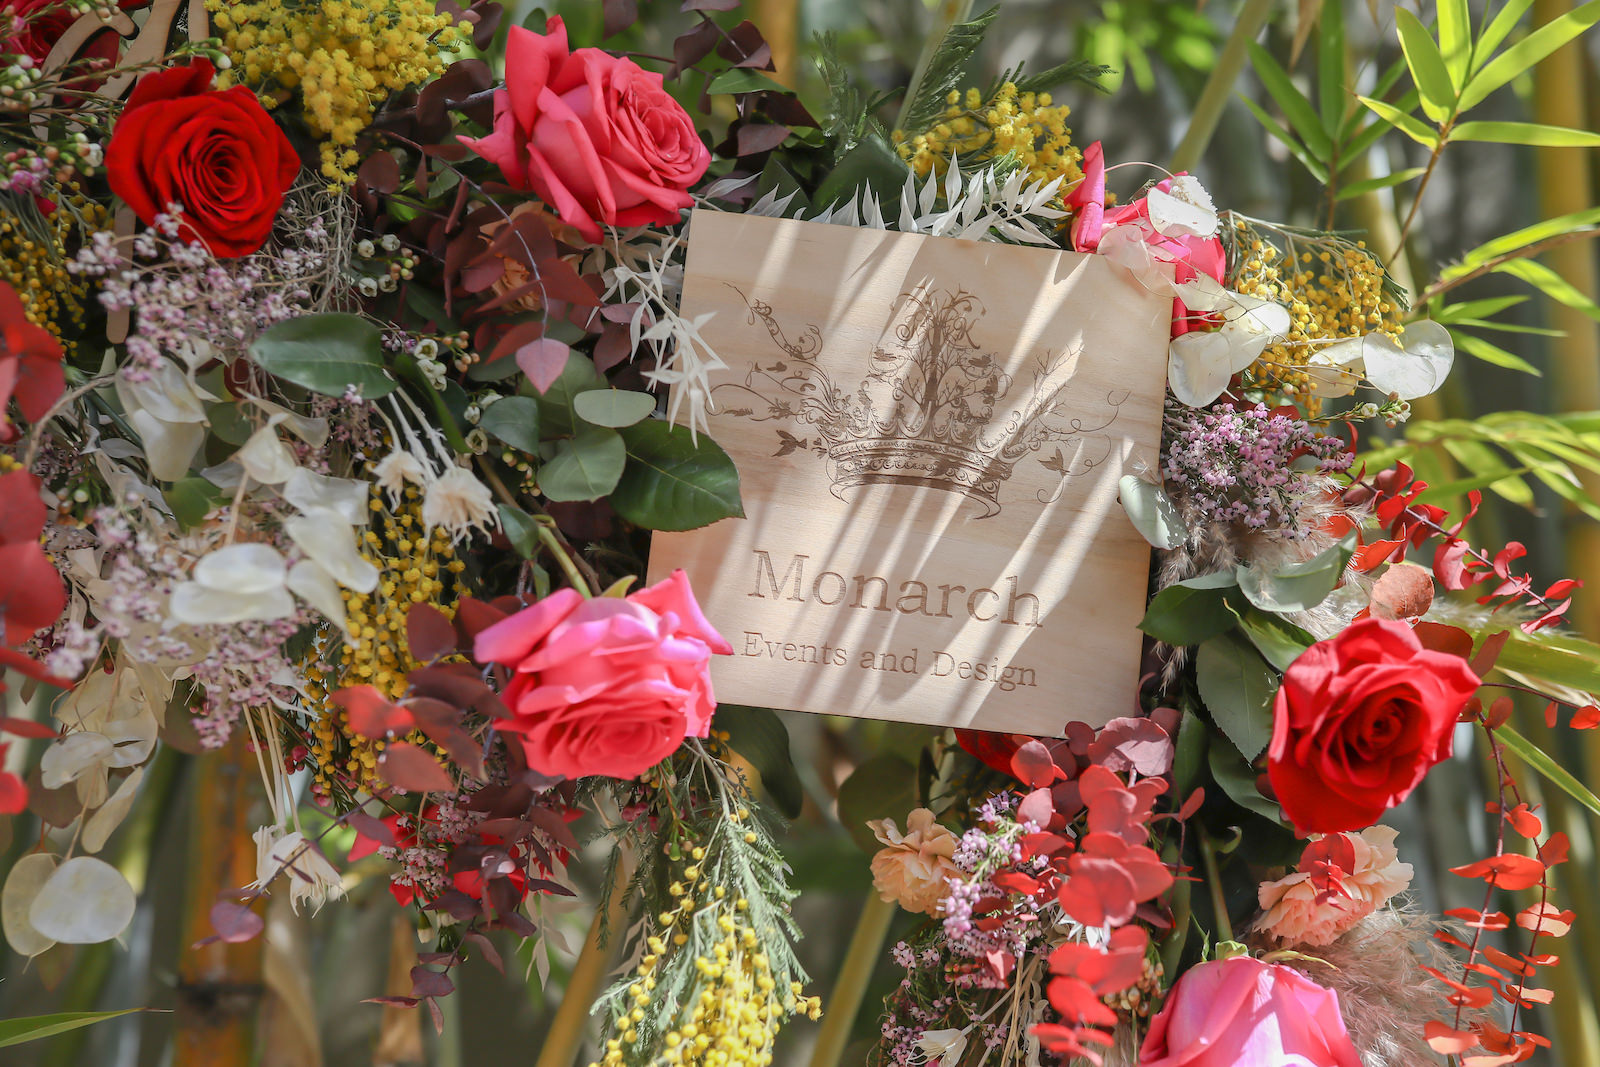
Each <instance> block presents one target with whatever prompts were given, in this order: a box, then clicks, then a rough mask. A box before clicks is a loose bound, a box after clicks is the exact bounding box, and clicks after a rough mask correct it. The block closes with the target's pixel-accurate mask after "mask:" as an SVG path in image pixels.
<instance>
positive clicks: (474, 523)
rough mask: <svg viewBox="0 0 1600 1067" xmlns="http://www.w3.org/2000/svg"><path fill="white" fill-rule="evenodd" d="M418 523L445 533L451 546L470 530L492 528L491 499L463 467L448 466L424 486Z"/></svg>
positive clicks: (493, 517)
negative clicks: (447, 468)
mask: <svg viewBox="0 0 1600 1067" xmlns="http://www.w3.org/2000/svg"><path fill="white" fill-rule="evenodd" d="M422 521H423V523H424V524H426V525H428V526H430V527H432V526H437V527H439V528H440V529H443V530H446V531H448V532H449V534H450V540H451V542H452V543H454V542H456V541H459V540H460V539H461V538H463V537H465V536H467V534H468V532H469V531H471V530H474V529H477V530H487V529H488V528H489V527H490V526H492V525H494V522H495V510H494V497H493V496H492V495H491V494H490V492H489V487H488V486H486V485H484V484H483V483H482V482H480V481H478V479H477V478H475V477H473V474H472V472H471V471H469V470H467V468H465V467H451V468H450V469H449V470H447V471H445V472H444V473H443V474H442V475H440V476H439V478H438V479H437V480H436V481H434V483H433V484H432V485H430V486H428V490H427V493H426V495H424V496H423V498H422Z"/></svg>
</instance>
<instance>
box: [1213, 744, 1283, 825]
mask: <svg viewBox="0 0 1600 1067" xmlns="http://www.w3.org/2000/svg"><path fill="white" fill-rule="evenodd" d="M1207 762H1208V763H1209V764H1210V767H1211V777H1212V778H1214V779H1216V782H1217V784H1218V785H1219V786H1221V787H1222V791H1223V792H1224V793H1226V794H1228V798H1229V799H1230V800H1232V801H1233V802H1234V803H1235V804H1237V805H1239V806H1240V807H1241V808H1245V809H1246V810H1248V811H1253V812H1255V813H1256V814H1257V815H1260V816H1262V817H1263V818H1267V819H1271V820H1272V821H1273V822H1276V823H1281V822H1283V811H1282V809H1281V808H1279V807H1278V805H1277V804H1275V803H1273V802H1272V801H1270V800H1268V799H1267V798H1266V797H1264V796H1262V795H1261V790H1259V789H1257V788H1256V774H1255V771H1253V770H1251V769H1250V765H1249V764H1248V763H1246V762H1245V761H1244V760H1242V759H1240V758H1239V753H1237V752H1235V751H1233V750H1232V749H1230V748H1229V747H1228V746H1227V745H1212V746H1211V751H1210V753H1209V754H1208V757H1207Z"/></svg>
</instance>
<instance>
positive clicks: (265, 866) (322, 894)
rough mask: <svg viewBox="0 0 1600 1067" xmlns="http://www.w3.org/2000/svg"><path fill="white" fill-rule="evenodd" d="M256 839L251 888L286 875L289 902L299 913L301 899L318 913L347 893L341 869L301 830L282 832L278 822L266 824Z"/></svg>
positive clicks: (313, 911) (256, 834) (256, 835)
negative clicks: (324, 906)
mask: <svg viewBox="0 0 1600 1067" xmlns="http://www.w3.org/2000/svg"><path fill="white" fill-rule="evenodd" d="M280 835H281V836H280ZM255 842H256V880H255V882H254V883H253V884H252V886H251V888H252V889H255V888H260V887H262V886H265V885H267V884H268V883H270V882H271V881H272V880H273V879H274V878H276V877H277V876H278V875H279V874H282V875H284V876H285V878H286V879H287V880H288V883H289V904H290V906H291V907H293V908H294V910H295V911H296V912H297V913H298V912H299V911H300V902H301V901H310V902H311V911H312V913H313V914H315V913H316V912H317V911H320V910H321V908H322V905H324V904H326V903H327V902H328V901H330V900H337V899H338V898H339V897H341V896H343V895H344V879H343V878H342V877H341V876H340V874H339V872H338V870H336V869H335V868H334V866H333V864H331V863H329V862H328V860H327V857H325V856H324V855H323V854H322V852H321V850H319V849H318V848H317V847H316V846H315V845H313V844H312V843H311V842H309V841H307V840H306V839H305V835H304V834H301V833H300V832H299V831H291V832H289V833H283V831H282V830H280V829H279V828H278V827H276V826H263V827H262V828H261V829H259V830H257V831H256V832H255Z"/></svg>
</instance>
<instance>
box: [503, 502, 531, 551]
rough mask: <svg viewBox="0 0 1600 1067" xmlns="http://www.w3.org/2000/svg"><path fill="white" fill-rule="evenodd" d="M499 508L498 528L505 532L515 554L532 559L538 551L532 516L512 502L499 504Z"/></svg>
mask: <svg viewBox="0 0 1600 1067" xmlns="http://www.w3.org/2000/svg"><path fill="white" fill-rule="evenodd" d="M499 510H500V528H501V529H502V530H504V531H505V532H506V540H508V541H510V542H511V547H512V548H514V549H516V550H517V555H519V556H521V557H522V558H523V559H532V558H533V557H534V554H535V553H536V552H538V551H539V534H538V532H537V530H536V528H535V526H536V524H535V523H534V521H533V516H532V515H529V514H528V513H527V512H526V511H523V510H522V509H521V508H519V507H516V506H515V505H512V504H501V505H500V509H499Z"/></svg>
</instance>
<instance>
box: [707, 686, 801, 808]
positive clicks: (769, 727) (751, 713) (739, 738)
mask: <svg viewBox="0 0 1600 1067" xmlns="http://www.w3.org/2000/svg"><path fill="white" fill-rule="evenodd" d="M713 728H714V729H718V730H726V731H727V732H728V735H729V736H728V747H729V748H731V749H733V750H734V751H735V752H737V753H738V754H739V755H741V756H743V757H744V758H745V759H747V760H749V761H750V766H752V767H754V768H755V769H756V773H757V774H759V775H761V784H762V786H763V787H765V789H766V791H767V795H768V796H770V797H772V802H773V803H774V804H775V805H777V808H778V811H779V812H780V813H781V814H782V815H783V816H784V817H785V818H789V819H793V818H797V817H798V816H799V815H800V808H801V806H802V805H803V804H804V803H805V791H804V789H802V788H801V786H800V775H799V773H798V772H797V771H796V770H795V766H794V757H793V756H792V755H790V753H789V731H788V730H787V729H786V728H785V727H784V725H783V720H782V719H780V718H779V717H778V715H777V713H776V712H774V711H770V710H768V709H767V708H747V707H742V706H740V705H738V704H719V705H718V706H717V714H716V718H715V720H714V722H713Z"/></svg>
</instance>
